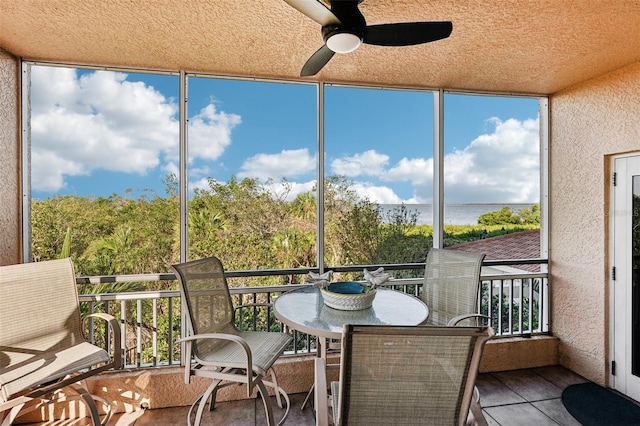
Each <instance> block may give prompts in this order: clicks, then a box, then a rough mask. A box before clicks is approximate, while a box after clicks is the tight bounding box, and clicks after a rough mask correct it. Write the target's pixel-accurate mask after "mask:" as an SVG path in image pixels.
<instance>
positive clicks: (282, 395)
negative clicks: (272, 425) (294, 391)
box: [256, 370, 291, 425]
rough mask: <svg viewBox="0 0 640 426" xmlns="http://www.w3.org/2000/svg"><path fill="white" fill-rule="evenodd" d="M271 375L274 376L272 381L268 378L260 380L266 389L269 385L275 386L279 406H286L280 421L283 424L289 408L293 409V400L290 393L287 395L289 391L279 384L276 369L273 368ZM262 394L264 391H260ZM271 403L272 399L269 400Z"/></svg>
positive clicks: (279, 423)
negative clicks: (267, 379)
mask: <svg viewBox="0 0 640 426" xmlns="http://www.w3.org/2000/svg"><path fill="white" fill-rule="evenodd" d="M271 377H272V378H273V381H271V382H270V381H266V380H260V382H261V383H262V384H263V385H264V386H265V389H266V387H267V386H268V387H270V388H273V390H274V392H275V397H276V401H277V402H278V407H280V408H285V412H284V414H283V415H282V418H281V419H280V421H279V422H278V425H281V424H283V423H284V421H285V420H286V419H287V416H288V415H289V410H290V409H291V400H290V399H289V395H287V392H285V390H284V389H282V388H281V387H280V386H278V382H277V381H276V380H277V379H276V374H275V371H273V370H271ZM256 384H257V383H256ZM258 387H259V386H258ZM260 394H261V395H262V391H260ZM268 396H269V395H268V394H267V397H268ZM263 399H264V398H263ZM269 405H271V402H270V401H269Z"/></svg>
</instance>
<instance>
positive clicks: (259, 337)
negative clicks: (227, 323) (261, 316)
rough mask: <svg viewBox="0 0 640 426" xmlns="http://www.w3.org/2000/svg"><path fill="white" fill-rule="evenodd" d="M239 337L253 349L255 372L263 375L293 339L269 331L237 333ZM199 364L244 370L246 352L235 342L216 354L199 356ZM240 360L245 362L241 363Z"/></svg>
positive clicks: (209, 353)
mask: <svg viewBox="0 0 640 426" xmlns="http://www.w3.org/2000/svg"><path fill="white" fill-rule="evenodd" d="M233 334H235V335H236V336H238V337H241V338H243V339H244V340H245V341H246V342H247V344H248V345H249V347H250V348H251V356H252V357H253V358H252V360H253V366H254V370H255V371H256V372H258V373H259V374H261V375H264V374H266V371H267V370H268V369H269V368H270V367H271V366H272V365H273V363H274V362H275V361H276V360H277V359H278V357H279V356H280V355H282V351H284V349H285V348H286V347H287V345H289V343H290V342H291V341H292V338H291V336H290V335H288V334H284V333H276V332H268V331H246V332H244V331H236V332H234V333H233ZM197 360H198V362H200V363H201V364H204V365H207V364H212V365H220V366H224V367H236V368H244V367H245V366H246V357H245V352H244V350H243V349H242V348H241V347H240V346H239V345H237V344H235V343H233V342H228V343H226V344H225V345H224V346H222V347H219V348H218V349H216V351H215V352H208V353H205V354H204V355H203V354H198V357H197ZM239 360H245V361H244V362H239Z"/></svg>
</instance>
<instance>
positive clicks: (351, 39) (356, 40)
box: [326, 32, 362, 53]
mask: <svg viewBox="0 0 640 426" xmlns="http://www.w3.org/2000/svg"><path fill="white" fill-rule="evenodd" d="M326 43H327V47H328V48H329V49H331V50H333V51H334V52H336V53H349V52H353V51H354V50H356V49H357V48H358V47H360V45H361V44H362V39H361V38H360V37H358V36H357V35H355V34H351V33H347V32H334V33H333V34H331V35H329V36H328V37H327V39H326Z"/></svg>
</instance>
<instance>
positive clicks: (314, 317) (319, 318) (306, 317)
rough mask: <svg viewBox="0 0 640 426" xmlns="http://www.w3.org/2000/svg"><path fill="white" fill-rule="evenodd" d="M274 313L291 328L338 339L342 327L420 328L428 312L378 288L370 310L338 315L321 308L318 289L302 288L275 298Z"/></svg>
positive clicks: (417, 302) (417, 303)
mask: <svg viewBox="0 0 640 426" xmlns="http://www.w3.org/2000/svg"><path fill="white" fill-rule="evenodd" d="M274 313H275V315H276V318H278V320H280V321H282V323H284V324H285V325H287V326H288V327H290V328H293V329H296V330H299V331H302V332H304V333H307V334H311V335H314V336H319V337H325V338H329V339H340V338H341V337H342V328H343V325H344V324H358V325H363V324H372V325H385V324H386V325H419V324H422V323H423V322H424V321H425V320H426V319H427V317H428V316H429V308H427V305H426V304H425V303H424V302H423V301H422V300H420V299H418V298H417V297H414V296H412V295H410V294H406V293H402V292H399V291H395V290H390V289H385V288H378V291H377V294H376V298H375V299H374V300H373V305H372V306H371V307H370V308H368V309H363V310H359V311H341V310H338V309H333V308H330V307H328V306H326V305H325V304H324V299H323V298H322V293H321V292H320V289H319V288H318V287H305V288H299V289H296V290H292V291H289V292H286V293H283V294H281V295H280V296H278V298H277V299H276V301H275V303H274Z"/></svg>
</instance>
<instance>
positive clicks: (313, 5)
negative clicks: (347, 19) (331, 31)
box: [284, 0, 340, 26]
mask: <svg viewBox="0 0 640 426" xmlns="http://www.w3.org/2000/svg"><path fill="white" fill-rule="evenodd" d="M284 1H285V2H287V3H288V4H289V5H290V6H291V7H293V8H295V9H298V11H300V12H302V13H303V14H305V15H307V16H308V17H309V18H311V19H313V20H314V21H316V22H317V23H319V24H320V25H322V26H325V25H329V24H339V23H340V20H339V19H338V18H337V17H336V15H334V14H333V12H332V11H331V9H329V8H328V7H327V6H325V5H324V4H322V3H320V2H319V1H317V0H284Z"/></svg>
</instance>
